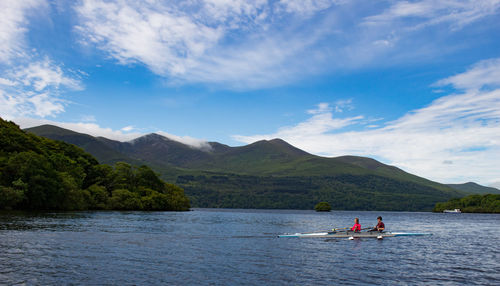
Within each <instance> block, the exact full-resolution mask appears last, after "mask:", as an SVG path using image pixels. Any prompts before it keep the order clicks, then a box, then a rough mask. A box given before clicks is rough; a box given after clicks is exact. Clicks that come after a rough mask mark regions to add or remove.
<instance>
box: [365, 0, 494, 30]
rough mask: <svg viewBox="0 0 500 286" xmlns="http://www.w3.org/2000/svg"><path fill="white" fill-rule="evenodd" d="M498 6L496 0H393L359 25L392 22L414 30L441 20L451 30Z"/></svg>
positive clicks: (461, 26)
mask: <svg viewBox="0 0 500 286" xmlns="http://www.w3.org/2000/svg"><path fill="white" fill-rule="evenodd" d="M499 9H500V1H498V0H486V1H477V0H466V1H463V0H448V1H433V0H421V1H395V2H393V4H392V5H391V6H390V7H389V8H387V9H386V10H385V11H383V12H382V13H380V14H378V15H373V16H369V17H366V18H365V21H364V22H363V24H365V25H393V24H395V22H398V23H400V24H402V25H403V26H406V28H410V27H411V28H410V29H413V30H416V29H422V28H425V27H427V26H434V25H438V24H442V23H444V24H448V25H450V28H451V29H461V28H463V27H464V26H466V25H468V24H471V23H473V22H475V21H477V20H479V19H481V18H483V17H486V16H490V15H493V14H495V13H497V12H498V10H499ZM405 20H410V21H406V22H404V21H405Z"/></svg>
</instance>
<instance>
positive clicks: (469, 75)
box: [434, 58, 500, 90]
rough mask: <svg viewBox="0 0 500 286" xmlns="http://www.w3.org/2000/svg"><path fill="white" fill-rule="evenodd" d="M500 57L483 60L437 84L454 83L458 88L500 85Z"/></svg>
mask: <svg viewBox="0 0 500 286" xmlns="http://www.w3.org/2000/svg"><path fill="white" fill-rule="evenodd" d="M499 66H500V58H498V59H489V60H483V61H480V62H479V63H477V64H475V65H473V66H472V67H471V68H470V69H469V70H467V71H466V72H464V73H461V74H457V75H454V76H451V77H448V78H445V79H442V80H439V81H438V82H436V83H435V84H434V85H435V86H445V85H452V86H453V87H455V88H456V89H467V90H478V89H480V88H498V87H500V68H498V67H499Z"/></svg>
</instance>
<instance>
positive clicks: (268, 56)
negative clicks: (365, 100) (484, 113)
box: [75, 0, 500, 89]
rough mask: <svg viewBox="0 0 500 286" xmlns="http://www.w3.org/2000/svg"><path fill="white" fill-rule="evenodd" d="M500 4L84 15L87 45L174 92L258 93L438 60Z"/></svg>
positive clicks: (203, 6)
mask: <svg viewBox="0 0 500 286" xmlns="http://www.w3.org/2000/svg"><path fill="white" fill-rule="evenodd" d="M499 3H500V0H483V1H472V0H470V1H458V0H456V1H453V0H450V1H441V2H436V1H430V0H421V1H412V2H407V1H396V2H392V1H391V2H389V3H376V4H374V3H372V2H368V3H367V2H366V1H358V0H352V1H347V0H337V1H334V0H317V1H312V0H302V1H297V0H281V1H267V0H259V1H243V0H233V1H229V0H192V1H170V2H168V4H166V3H164V2H161V1H147V2H144V1H143V2H137V1H132V0H122V1H104V0H83V1H81V2H79V3H78V4H77V5H75V11H76V13H77V15H78V25H77V27H76V31H78V33H79V34H80V35H81V36H82V43H83V44H84V45H86V44H89V45H91V46H95V47H97V48H98V49H100V50H102V51H104V53H105V54H107V55H108V56H109V57H110V58H112V59H114V60H116V61H118V63H120V64H124V65H128V64H142V65H145V66H146V67H147V68H149V69H150V70H151V71H153V72H154V73H156V74H158V75H160V76H162V77H165V78H166V79H167V81H168V82H169V83H170V84H183V83H186V82H187V83H193V82H194V83H208V84H215V85H219V86H222V87H224V88H230V89H253V88H261V87H269V86H278V85H282V84H284V83H287V82H291V81H294V80H297V79H303V78H305V76H311V75H314V74H317V73H319V72H324V71H335V70H338V69H343V70H345V69H353V68H354V69H356V68H366V67H367V66H370V65H373V66H375V65H381V64H382V65H395V64H398V63H400V62H408V61H419V62H420V61H421V60H422V59H426V60H430V59H433V58H435V57H436V56H439V55H443V54H445V53H447V52H449V50H453V49H454V47H448V46H445V47H444V48H443V46H442V45H440V44H439V43H442V42H443V41H445V40H446V38H447V36H449V35H452V34H453V33H454V32H456V31H458V30H459V29H461V28H462V27H464V26H465V25H471V24H473V23H475V22H478V21H479V20H481V19H483V18H486V17H488V16H491V15H494V14H497V13H498V11H499V7H500V4H499ZM361 5H362V6H363V7H364V8H363V9H360V8H359V7H360V6H361ZM384 5H388V6H385V7H386V9H383V8H382V10H381V8H380V7H384ZM359 23H362V24H361V25H360V24H359ZM429 27H432V28H433V29H434V30H435V31H440V32H441V33H440V34H439V39H435V38H432V37H433V33H426V34H425V35H424V34H418V35H417V34H415V33H417V32H418V31H422V30H424V29H425V28H429ZM450 27H451V29H450ZM437 40H438V42H439V43H437V44H435V43H434V42H436V41H437ZM461 45H463V44H462V43H461Z"/></svg>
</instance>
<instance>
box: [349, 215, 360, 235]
mask: <svg viewBox="0 0 500 286" xmlns="http://www.w3.org/2000/svg"><path fill="white" fill-rule="evenodd" d="M351 230H352V231H354V232H360V231H361V225H360V224H359V218H355V219H354V225H353V226H352V228H351Z"/></svg>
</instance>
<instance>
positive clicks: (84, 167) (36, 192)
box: [0, 118, 190, 211]
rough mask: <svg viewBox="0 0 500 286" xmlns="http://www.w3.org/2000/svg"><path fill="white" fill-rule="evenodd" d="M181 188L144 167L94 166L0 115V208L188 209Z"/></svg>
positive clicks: (79, 153) (87, 158)
mask: <svg viewBox="0 0 500 286" xmlns="http://www.w3.org/2000/svg"><path fill="white" fill-rule="evenodd" d="M189 207H190V205H189V200H188V199H187V197H186V196H185V195H184V191H183V190H182V189H181V188H179V187H177V186H175V185H172V184H167V183H165V182H163V181H162V180H160V179H159V178H158V176H157V175H156V174H155V173H154V172H153V170H151V169H150V168H149V167H147V166H141V167H138V168H136V167H133V166H131V165H130V164H127V163H123V162H119V163H116V164H115V166H114V168H113V167H111V166H108V165H100V164H98V162H97V160H96V159H94V157H92V156H91V155H90V154H87V153H85V152H84V151H83V150H82V149H80V148H78V147H76V146H74V145H71V144H68V143H64V142H61V141H55V140H51V139H46V138H42V137H38V136H36V135H34V134H30V133H26V132H24V131H22V130H20V129H19V127H18V126H17V125H15V124H14V123H12V122H7V121H4V120H2V119H1V118H0V209H27V210H87V209H116V210H179V211H180V210H188V209H189Z"/></svg>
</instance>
